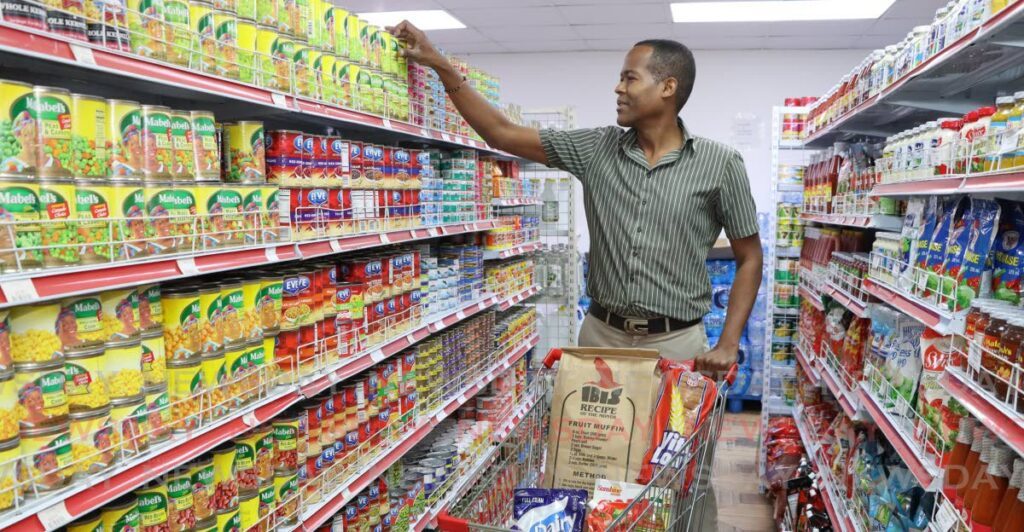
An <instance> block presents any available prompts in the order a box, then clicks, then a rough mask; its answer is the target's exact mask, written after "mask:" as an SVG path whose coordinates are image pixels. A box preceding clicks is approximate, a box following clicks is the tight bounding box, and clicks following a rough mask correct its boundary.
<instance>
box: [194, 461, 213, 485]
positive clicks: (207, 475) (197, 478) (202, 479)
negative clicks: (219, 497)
mask: <svg viewBox="0 0 1024 532" xmlns="http://www.w3.org/2000/svg"><path fill="white" fill-rule="evenodd" d="M192 484H193V485H203V486H207V487H211V486H213V464H210V465H208V466H206V467H204V468H202V469H200V470H198V471H196V472H195V473H192Z"/></svg>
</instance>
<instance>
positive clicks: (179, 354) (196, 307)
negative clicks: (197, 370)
mask: <svg viewBox="0 0 1024 532" xmlns="http://www.w3.org/2000/svg"><path fill="white" fill-rule="evenodd" d="M162 299H163V307H164V347H165V349H166V352H167V356H168V358H169V361H172V360H173V361H181V360H189V359H192V358H198V355H199V353H201V352H202V349H203V344H202V341H203V339H202V330H201V329H200V313H201V305H200V298H199V290H197V289H196V288H195V287H191V286H188V285H181V286H174V287H169V288H165V289H164V290H163V294H162Z"/></svg>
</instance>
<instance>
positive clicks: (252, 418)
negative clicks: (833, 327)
mask: <svg viewBox="0 0 1024 532" xmlns="http://www.w3.org/2000/svg"><path fill="white" fill-rule="evenodd" d="M242 423H245V425H246V426H248V427H255V426H257V425H259V424H260V420H259V419H257V418H256V413H255V412H249V413H248V414H246V415H244V416H242Z"/></svg>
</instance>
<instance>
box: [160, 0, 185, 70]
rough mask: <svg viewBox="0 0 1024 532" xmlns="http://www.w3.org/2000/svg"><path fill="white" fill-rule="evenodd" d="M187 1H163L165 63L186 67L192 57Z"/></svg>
mask: <svg viewBox="0 0 1024 532" xmlns="http://www.w3.org/2000/svg"><path fill="white" fill-rule="evenodd" d="M189 10H190V8H189V2H188V0H164V23H165V24H166V29H167V37H166V39H167V43H166V49H167V61H168V62H170V63H174V64H176V65H181V66H188V64H189V58H190V57H191V56H192V25H191V24H190V22H189Z"/></svg>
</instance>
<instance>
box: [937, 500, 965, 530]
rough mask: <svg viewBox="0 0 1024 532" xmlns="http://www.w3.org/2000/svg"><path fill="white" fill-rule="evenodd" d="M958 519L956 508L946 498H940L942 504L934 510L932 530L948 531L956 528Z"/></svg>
mask: <svg viewBox="0 0 1024 532" xmlns="http://www.w3.org/2000/svg"><path fill="white" fill-rule="evenodd" d="M958 520H959V519H958V518H957V513H956V508H954V507H953V505H952V504H951V503H950V502H949V501H948V500H947V499H942V504H940V505H939V509H938V510H936V511H935V519H934V520H932V530H936V531H938V532H949V531H950V530H953V529H954V528H956V526H957V521H958Z"/></svg>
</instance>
